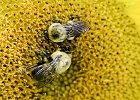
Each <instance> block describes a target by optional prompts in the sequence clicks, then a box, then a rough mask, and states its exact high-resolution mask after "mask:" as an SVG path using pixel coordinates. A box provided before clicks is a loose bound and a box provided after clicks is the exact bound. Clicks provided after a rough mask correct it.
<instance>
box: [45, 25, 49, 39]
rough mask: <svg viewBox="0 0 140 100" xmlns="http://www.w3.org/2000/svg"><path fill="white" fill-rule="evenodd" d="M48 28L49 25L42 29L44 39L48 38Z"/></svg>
mask: <svg viewBox="0 0 140 100" xmlns="http://www.w3.org/2000/svg"><path fill="white" fill-rule="evenodd" d="M48 28H49V26H47V27H46V30H45V31H44V38H45V39H46V40H49V36H48Z"/></svg>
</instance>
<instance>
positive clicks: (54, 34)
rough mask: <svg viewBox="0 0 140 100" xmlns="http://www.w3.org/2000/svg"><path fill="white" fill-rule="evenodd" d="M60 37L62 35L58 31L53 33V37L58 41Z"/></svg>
mask: <svg viewBox="0 0 140 100" xmlns="http://www.w3.org/2000/svg"><path fill="white" fill-rule="evenodd" d="M59 35H60V33H59V32H58V31H57V30H55V31H53V34H52V37H53V38H54V39H57V38H59Z"/></svg>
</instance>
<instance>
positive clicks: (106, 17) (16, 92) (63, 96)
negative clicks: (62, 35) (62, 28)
mask: <svg viewBox="0 0 140 100" xmlns="http://www.w3.org/2000/svg"><path fill="white" fill-rule="evenodd" d="M124 9H125V4H123V3H119V2H117V1H115V0H20V1H19V0H15V1H13V0H9V1H5V0H1V1H0V32H1V34H0V37H1V38H0V41H1V43H0V99H1V98H2V100H16V99H19V100H20V99H22V100H33V99H34V100H82V99H83V100H139V99H140V95H139V93H140V34H139V32H138V31H137V27H136V24H135V23H134V22H133V20H132V19H131V18H130V17H129V16H128V15H127V14H126V13H125V12H124ZM71 16H81V17H80V20H81V21H84V22H86V23H88V24H89V26H90V30H89V31H87V32H85V33H84V34H82V35H81V36H79V37H78V38H77V39H76V41H73V42H75V44H76V48H73V47H72V45H71V44H70V43H68V42H67V41H65V42H64V43H63V46H65V47H66V48H69V47H70V49H71V51H72V52H73V58H72V64H71V67H70V68H69V69H68V70H67V71H66V72H65V73H63V74H61V75H58V76H57V77H56V78H55V79H54V80H53V81H52V82H51V83H48V84H46V85H45V86H44V87H43V88H37V87H36V85H35V81H34V80H33V79H32V77H31V76H30V72H25V73H16V71H17V70H19V69H22V68H25V67H28V66H31V65H33V64H35V63H37V62H39V61H41V57H40V56H39V55H38V54H37V53H36V52H35V49H40V50H44V51H46V52H48V53H50V54H52V53H53V52H55V51H56V50H57V49H58V47H59V45H58V44H56V43H54V42H52V41H50V40H45V38H44V31H45V30H46V29H47V28H48V26H50V25H51V24H52V22H51V21H50V20H52V19H58V20H60V21H61V22H62V23H66V22H67V21H68V20H69V19H70V18H71Z"/></svg>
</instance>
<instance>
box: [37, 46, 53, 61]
mask: <svg viewBox="0 0 140 100" xmlns="http://www.w3.org/2000/svg"><path fill="white" fill-rule="evenodd" d="M36 51H37V52H40V53H42V59H43V61H44V62H45V58H47V60H48V61H49V62H51V61H53V59H52V57H51V56H50V55H49V54H48V53H47V52H45V51H43V50H38V49H36Z"/></svg>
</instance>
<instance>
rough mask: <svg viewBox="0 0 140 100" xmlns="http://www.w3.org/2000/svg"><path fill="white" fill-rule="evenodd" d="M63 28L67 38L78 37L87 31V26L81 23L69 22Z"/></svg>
mask: <svg viewBox="0 0 140 100" xmlns="http://www.w3.org/2000/svg"><path fill="white" fill-rule="evenodd" d="M65 27H66V29H67V32H68V35H69V36H79V35H81V34H82V33H84V32H86V31H88V30H89V25H88V24H87V23H86V22H82V21H69V22H68V23H67V24H65Z"/></svg>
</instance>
